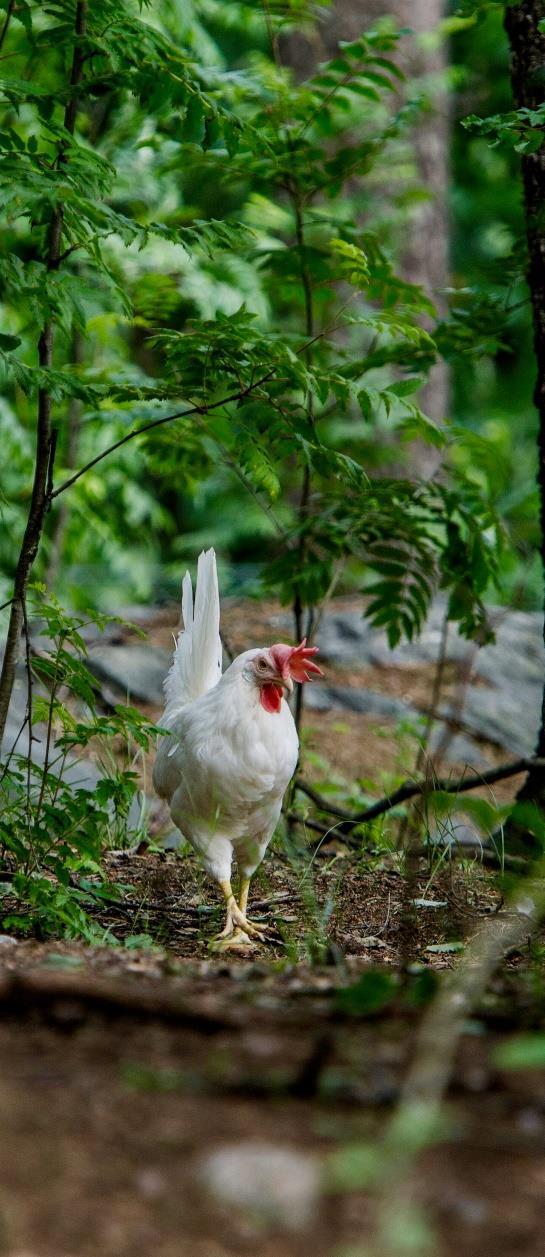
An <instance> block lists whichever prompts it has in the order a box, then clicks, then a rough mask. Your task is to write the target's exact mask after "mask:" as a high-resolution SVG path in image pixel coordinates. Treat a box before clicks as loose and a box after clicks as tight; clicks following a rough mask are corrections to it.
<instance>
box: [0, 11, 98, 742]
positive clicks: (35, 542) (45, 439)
mask: <svg viewBox="0 0 545 1257" xmlns="http://www.w3.org/2000/svg"><path fill="white" fill-rule="evenodd" d="M86 16H87V3H86V0H79V3H78V4H77V7H76V18H75V32H76V36H77V39H76V43H75V45H74V53H73V57H72V70H71V75H70V84H71V86H72V87H76V86H77V84H78V83H79V82H80V81H81V76H82V72H83V47H82V42H81V40H82V37H83V36H84V35H85V24H86ZM76 111H77V96H76V95H75V94H74V95H73V96H71V97H70V100H69V101H68V104H67V106H66V109H65V111H64V126H65V128H66V130H67V131H69V132H70V134H71V135H73V134H74V126H75V122H76ZM62 160H63V149H62V146H61V148H60V149H59V155H58V161H59V162H61V161H62ZM62 219H63V211H62V205H60V206H58V208H57V209H55V211H54V212H53V215H52V218H51V223H50V227H49V236H48V244H47V259H46V264H47V269H48V270H49V271H55V270H57V269H58V266H59V263H60V260H61V237H62ZM54 338H55V323H54V319H49V320H48V322H47V323H46V325H45V327H44V329H43V332H42V334H41V336H40V339H39V341H38V361H39V364H40V366H41V367H44V368H47V367H51V366H52V364H53V343H54ZM55 440H56V433H55V432H54V431H53V428H52V424H51V394H50V393H48V392H47V390H46V389H43V388H42V389H40V391H39V393H38V421H37V434H36V458H35V463H34V481H33V485H32V496H31V500H30V509H29V513H28V519H27V524H26V528H25V532H24V536H23V540H22V543H21V549H20V552H19V559H18V562H17V567H16V570H15V579H14V582H13V601H12V604H11V611H10V618H9V625H8V632H7V638H6V647H5V650H4V658H3V660H2V671H1V673H0V751H1V749H2V742H3V739H4V732H5V728H6V721H7V717H8V710H9V705H10V701H11V695H12V692H13V685H14V681H15V670H16V667H17V660H18V657H19V646H20V642H21V635H22V631H23V624H24V619H25V601H26V594H27V589H28V582H29V579H30V573H31V571H32V567H33V565H34V560H35V558H36V555H37V553H38V547H39V545H40V540H41V537H42V533H43V528H44V522H45V517H46V514H47V508H48V505H49V501H50V493H51V481H52V475H53V463H54V459H55Z"/></svg>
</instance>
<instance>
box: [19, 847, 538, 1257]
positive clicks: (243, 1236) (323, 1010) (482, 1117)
mask: <svg viewBox="0 0 545 1257" xmlns="http://www.w3.org/2000/svg"><path fill="white" fill-rule="evenodd" d="M317 863H318V862H317ZM330 865H331V861H329V860H327V859H326V858H322V859H321V860H320V861H319V867H318V868H317V869H316V870H315V872H314V880H313V888H312V892H313V893H312V901H311V903H310V905H309V901H308V899H307V897H306V896H305V893H304V889H303V887H302V886H301V876H302V875H301V871H300V868H299V867H298V866H295V867H293V866H291V865H290V866H286V864H285V863H284V862H283V861H282V860H281V859H280V858H279V857H278V856H271V858H270V859H269V861H268V863H267V865H266V867H265V870H264V871H263V872H262V874H261V876H260V877H259V878H258V879H256V887H255V891H254V897H253V911H254V916H256V917H261V918H262V919H263V921H264V922H265V923H266V924H267V928H268V930H269V934H270V937H271V938H274V937H275V930H276V942H274V943H271V944H269V945H268V946H267V947H261V948H259V949H258V950H257V951H256V952H255V953H253V954H249V955H248V957H247V958H246V959H238V958H237V959H235V960H233V959H230V958H229V957H227V956H224V957H214V956H211V954H210V953H209V952H208V950H207V942H208V940H209V938H210V936H211V934H212V933H213V931H214V930H215V929H216V928H217V926H218V925H219V923H220V913H219V911H218V909H216V908H215V906H214V902H213V896H211V895H210V893H209V892H208V893H206V894H205V896H204V902H203V898H202V895H203V886H202V879H201V875H200V873H199V871H198V869H197V866H196V865H195V863H194V861H193V859H192V858H189V859H188V858H180V857H179V856H178V855H176V854H173V853H168V854H166V853H165V854H162V855H160V854H157V853H155V854H153V853H144V854H142V855H140V856H138V855H131V854H128V853H118V854H113V855H112V856H111V857H110V875H111V877H112V878H113V879H114V878H115V879H119V880H120V881H122V883H123V885H124V886H125V887H127V888H128V887H130V888H131V889H130V890H129V889H127V890H126V897H125V900H124V901H123V907H119V908H118V906H117V905H109V906H106V907H105V908H104V910H103V912H102V913H101V916H100V924H101V925H102V926H103V927H104V928H105V929H110V930H111V931H112V932H114V931H115V935H116V938H117V944H118V945H117V946H115V947H112V946H110V947H102V948H100V947H99V948H97V947H91V946H87V945H85V944H82V943H79V944H78V943H63V942H60V941H54V940H50V941H48V942H40V941H38V940H36V939H26V940H23V939H20V940H17V939H14V938H12V937H7V936H4V937H3V938H0V1009H1V1010H2V1018H1V1020H0V1104H1V1108H2V1114H3V1121H2V1140H1V1141H0V1219H1V1225H0V1254H1V1255H2V1257H149V1254H151V1253H153V1254H154V1257H240V1255H241V1254H248V1257H250V1255H251V1257H311V1255H312V1257H337V1255H338V1254H344V1253H350V1254H359V1252H360V1251H361V1252H362V1253H363V1248H362V1249H361V1250H360V1249H359V1248H358V1245H362V1244H363V1243H364V1241H365V1240H366V1238H368V1234H369V1227H370V1224H371V1219H372V1217H373V1212H372V1210H373V1197H372V1195H370V1194H369V1192H368V1191H367V1192H366V1191H362V1190H358V1191H355V1190H348V1185H347V1184H345V1183H343V1182H342V1181H341V1182H340V1183H339V1181H338V1172H337V1170H336V1168H335V1167H336V1164H337V1161H336V1159H337V1157H338V1156H339V1155H342V1156H345V1155H346V1150H347V1147H348V1148H349V1147H350V1146H351V1145H353V1144H357V1145H363V1146H364V1147H365V1148H367V1149H369V1148H371V1149H373V1148H375V1147H377V1146H378V1144H379V1141H380V1138H381V1133H382V1132H383V1130H384V1127H385V1123H386V1122H387V1121H388V1117H389V1114H390V1112H391V1110H392V1105H393V1104H394V1103H395V1100H396V1098H397V1096H398V1093H399V1087H400V1082H401V1080H402V1078H403V1075H404V1072H405V1070H406V1068H407V1065H408V1063H409V1061H410V1059H411V1055H412V1050H413V1045H414V1038H415V1033H416V1030H417V1026H418V1022H419V1019H420V1017H421V1015H422V1009H421V1008H419V1007H418V1006H417V1005H416V1004H415V1002H414V998H413V996H412V995H411V991H412V990H413V986H412V984H413V983H414V982H416V981H417V979H418V978H419V975H420V976H421V974H422V972H431V973H432V974H433V973H437V975H438V980H439V981H441V980H443V979H444V976H445V975H444V974H442V972H441V971H443V970H445V969H449V968H451V967H452V966H453V965H454V964H455V963H456V959H457V953H456V952H452V951H450V950H446V951H444V952H443V951H441V950H438V951H437V950H432V951H428V950H427V949H428V948H430V947H431V948H433V949H434V948H437V947H438V948H439V949H440V948H441V946H442V945H443V943H444V942H445V941H446V942H447V943H453V942H457V943H459V944H460V943H462V942H463V940H464V939H465V938H467V937H470V936H471V934H472V932H473V931H474V930H475V929H476V928H477V926H478V925H479V923H480V921H481V920H482V918H483V916H486V915H488V914H490V913H494V912H495V911H496V910H497V909H498V907H499V904H500V902H501V896H500V890H499V887H498V885H497V884H496V878H495V875H492V874H490V873H488V872H487V871H485V870H483V869H482V868H477V867H472V868H460V867H459V866H453V867H452V868H451V869H450V868H449V869H447V870H445V871H442V872H439V873H438V874H436V877H435V880H434V884H433V889H432V890H428V891H427V898H426V899H425V902H427V903H429V904H430V905H431V904H433V903H436V904H439V905H443V906H439V907H437V906H436V907H433V906H429V907H427V908H418V909H416V910H415V922H414V934H413V949H412V954H411V956H408V957H406V962H407V963H408V970H409V976H408V978H407V979H406V980H405V981H406V982H407V981H408V983H409V986H408V993H407V994H405V993H404V990H403V985H404V984H403V981H402V980H401V978H400V979H399V982H400V987H399V991H396V992H395V993H394V995H393V996H392V999H391V1001H390V1002H389V1003H387V1005H386V1007H384V1008H382V1009H377V1011H376V1012H372V1011H368V1012H367V1013H363V1014H360V1015H358V1014H357V1012H350V1011H349V1009H347V1006H346V997H345V996H344V995H343V992H345V991H346V990H347V989H351V988H352V986H353V985H354V983H356V982H357V981H358V978H359V977H360V976H361V974H362V973H368V972H369V971H370V970H371V969H374V970H375V971H376V968H377V967H378V968H380V971H381V972H384V971H390V972H394V973H399V971H400V970H399V962H400V959H401V957H400V947H401V945H402V933H403V931H402V928H401V926H402V921H403V912H404V900H403V880H402V878H401V877H400V875H399V873H398V872H397V871H396V870H395V869H393V868H384V869H380V868H374V869H372V870H369V869H368V870H366V869H362V868H361V867H360V864H359V862H358V860H357V859H356V858H355V857H354V856H348V857H345V858H344V859H342V860H341V859H337V860H336V861H335V862H334V864H333V867H332V868H331V867H330ZM420 872H421V876H420V879H419V884H418V887H417V892H418V896H422V898H424V892H425V891H426V885H427V882H428V881H429V874H428V869H427V867H426V866H425V862H424V861H423V862H422V867H421V871H420ZM337 877H340V878H341V879H342V881H341V884H340V886H339V887H337V888H336V893H335V895H334V896H331V891H330V887H331V882H332V878H337ZM331 898H333V902H334V906H333V908H332V910H331V914H330V916H329V918H328V919H327V922H326V925H325V927H324V930H323V933H324V935H325V936H326V937H327V944H326V946H325V948H324V951H323V953H322V955H321V957H320V956H318V957H316V954H315V943H313V944H312V945H311V944H310V942H309V939H315V937H316V917H317V914H318V916H319V914H320V911H323V910H324V908H325V906H326V905H327V904H328V900H330V899H331ZM218 907H219V906H218ZM97 923H98V921H97ZM282 929H284V930H285V937H284V941H282V939H281V931H282ZM142 933H144V934H147V935H149V936H151V937H152V938H153V939H154V940H155V943H154V945H153V946H148V947H146V948H145V949H140V948H138V946H136V944H137V943H138V941H139V939H141V937H142ZM297 940H299V942H297ZM313 947H314V955H313ZM540 947H541V945H540V944H539V942H538V943H537V944H535V946H534V949H533V954H532V956H531V957H529V956H528V955H518V956H517V955H515V956H512V957H510V959H509V962H508V964H507V965H506V967H505V968H504V971H503V972H502V973H500V974H498V975H497V976H496V978H495V980H494V983H493V985H492V988H491V989H490V991H489V993H488V995H487V999H486V1001H485V1002H484V1004H483V1007H482V1008H481V1009H478V1010H476V1012H475V1017H474V1019H472V1022H471V1023H470V1025H469V1026H468V1033H467V1034H466V1036H465V1037H464V1039H463V1040H462V1043H461V1046H460V1051H459V1053H458V1059H457V1063H456V1069H455V1072H454V1076H453V1079H452V1085H451V1091H450V1099H449V1107H448V1113H447V1117H446V1125H445V1128H444V1135H443V1137H442V1138H441V1142H440V1144H439V1146H435V1147H433V1149H430V1150H429V1151H428V1152H427V1153H425V1154H423V1155H422V1156H421V1157H420V1159H419V1162H418V1165H417V1171H416V1174H415V1178H414V1185H413V1190H414V1201H415V1202H417V1203H419V1204H420V1205H421V1206H422V1207H423V1208H425V1210H426V1215H427V1218H428V1224H429V1226H430V1227H431V1233H432V1236H433V1240H432V1248H431V1250H430V1249H426V1250H425V1251H431V1252H432V1253H434V1254H444V1255H445V1257H451V1254H452V1257H454V1254H456V1255H457V1257H458V1255H459V1254H460V1253H461V1252H463V1253H464V1254H467V1255H468V1257H473V1255H474V1257H481V1253H482V1251H483V1250H485V1251H488V1252H493V1253H494V1254H497V1257H513V1254H515V1253H516V1254H517V1257H518V1255H519V1254H520V1255H521V1257H538V1255H539V1257H541V1254H542V1252H543V1241H542V1202H543V1191H544V1188H545V1076H544V1074H543V1072H542V1071H536V1070H533V1071H530V1073H529V1072H527V1071H515V1072H513V1071H506V1070H501V1069H499V1068H498V1067H497V1065H496V1064H495V1063H494V1053H495V1050H496V1048H497V1045H498V1043H501V1042H502V1041H503V1040H504V1039H505V1038H510V1036H511V1035H512V1032H513V1029H514V1028H515V1027H518V1028H521V1027H522V1028H523V1029H534V1028H537V1027H541V1026H542V1025H543V1019H544V1013H543V1007H544V1006H543V993H544V986H543V978H542V960H541V950H540ZM515 974H516V980H515ZM339 990H340V992H341V993H340V994H339ZM225 1156H226V1157H227V1160H228V1163H229V1165H230V1166H231V1167H233V1166H234V1170H233V1173H234V1180H235V1181H234V1184H233V1181H232V1178H233V1175H231V1176H230V1175H229V1173H228V1172H227V1171H226V1169H225ZM263 1161H265V1163H266V1164H267V1166H268V1167H269V1166H271V1165H272V1166H273V1172H271V1171H270V1170H269V1169H267V1171H266V1172H265V1174H263V1170H262V1168H260V1167H261V1165H262V1162H263ZM417 1251H418V1252H419V1257H420V1251H422V1252H424V1250H417ZM385 1257H389V1254H386V1255H385Z"/></svg>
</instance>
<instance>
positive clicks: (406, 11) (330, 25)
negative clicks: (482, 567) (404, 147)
mask: <svg viewBox="0 0 545 1257" xmlns="http://www.w3.org/2000/svg"><path fill="white" fill-rule="evenodd" d="M444 11H445V2H444V0H337V2H336V3H335V4H333V6H332V8H331V10H330V11H329V12H328V14H327V16H326V17H325V20H324V23H323V25H322V26H321V27H320V31H319V34H316V35H314V36H313V37H311V38H306V37H305V36H303V35H301V34H300V33H299V34H294V35H290V37H289V41H288V42H287V48H288V55H287V56H286V60H287V61H289V63H290V64H291V65H293V66H294V68H295V70H296V72H297V75H298V77H301V78H303V77H306V76H307V75H309V74H312V73H313V71H314V70H315V68H316V63H317V62H318V61H320V60H323V59H324V57H331V56H334V54H335V51H336V48H337V44H338V41H339V40H340V39H347V40H352V39H357V38H358V36H359V35H361V34H363V33H364V32H365V31H366V30H368V29H369V27H370V26H372V25H373V24H374V23H376V22H377V20H378V19H380V18H383V17H385V16H386V15H393V17H394V18H397V20H398V22H399V25H400V26H402V27H408V28H410V30H411V31H414V35H408V36H406V37H405V38H403V39H402V40H401V42H400V46H399V53H398V55H397V59H398V61H399V64H400V66H401V68H402V69H403V71H404V73H405V74H406V75H407V78H408V79H409V80H413V81H414V80H417V81H420V82H421V84H422V92H423V95H424V96H425V97H426V98H427V99H428V101H429V108H426V109H424V110H423V112H422V114H421V115H420V117H419V119H418V121H417V123H416V125H415V127H414V128H413V130H412V132H411V140H412V143H413V147H414V155H415V161H416V168H417V175H418V179H419V182H420V183H421V184H422V187H423V188H424V189H425V190H426V192H427V194H428V195H427V198H426V200H422V201H421V202H419V203H418V204H416V205H415V206H414V207H413V210H412V218H411V220H410V222H409V226H408V230H407V232H406V244H405V248H404V252H403V257H402V259H401V272H402V274H403V276H404V278H405V279H408V280H410V282H411V283H414V284H420V285H421V286H422V288H423V289H424V291H425V292H426V293H427V294H428V295H429V296H431V298H432V300H433V301H434V302H435V304H436V306H437V309H438V311H439V313H440V314H441V315H442V314H444V313H446V307H445V300H444V296H443V293H444V290H445V288H447V286H448V284H449V282H450V281H449V221H448V210H447V200H448V198H447V191H448V178H449V171H448V152H449V125H450V124H449V110H448V102H447V89H446V86H444V85H443V86H442V83H443V84H444V83H445V72H446V69H447V57H446V50H445V41H444V40H442V39H437V40H436V41H434V42H430V41H426V42H425V43H424V42H423V41H422V38H421V37H422V35H423V34H425V33H426V32H430V31H434V30H437V27H438V26H439V23H440V22H441V19H442V18H443V16H444ZM420 403H421V405H422V409H423V410H424V411H425V412H426V414H428V415H429V416H430V419H433V420H434V421H435V422H436V423H441V422H443V421H444V419H445V417H446V415H447V414H448V408H449V373H448V368H447V365H446V363H445V362H438V363H436V364H435V366H434V367H433V368H432V370H431V372H430V375H429V378H428V380H427V381H426V383H425V385H424V386H423V388H422V390H421V392H420ZM436 461H437V456H436V454H435V453H434V452H433V451H431V450H429V448H428V447H426V446H422V447H419V451H418V466H415V472H417V473H418V474H420V475H426V474H427V473H428V472H429V471H432V470H434V469H435V464H436ZM427 464H429V466H428V465H427Z"/></svg>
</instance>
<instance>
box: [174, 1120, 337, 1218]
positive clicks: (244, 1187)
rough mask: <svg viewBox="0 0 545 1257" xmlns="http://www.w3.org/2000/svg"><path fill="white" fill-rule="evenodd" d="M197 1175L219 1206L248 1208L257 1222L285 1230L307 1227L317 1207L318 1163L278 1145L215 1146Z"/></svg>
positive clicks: (238, 1144) (303, 1154)
mask: <svg viewBox="0 0 545 1257" xmlns="http://www.w3.org/2000/svg"><path fill="white" fill-rule="evenodd" d="M198 1173H199V1178H200V1180H201V1182H202V1183H203V1185H204V1187H205V1188H206V1190H207V1191H208V1192H209V1194H210V1195H211V1196H215V1198H216V1200H218V1201H221V1203H222V1204H225V1205H228V1206H238V1207H239V1208H240V1209H243V1210H249V1211H250V1212H251V1213H252V1214H253V1215H254V1216H255V1217H257V1218H258V1219H259V1220H260V1221H262V1222H267V1223H269V1224H273V1225H276V1226H281V1227H285V1228H286V1229H288V1230H293V1231H298V1230H302V1229H303V1228H304V1227H305V1226H307V1225H308V1224H309V1223H310V1221H311V1220H312V1217H313V1213H314V1210H315V1208H316V1206H317V1204H318V1199H319V1186H320V1172H319V1167H318V1163H317V1161H316V1159H315V1158H314V1157H312V1156H309V1155H308V1154H307V1153H305V1152H300V1151H296V1150H295V1149H293V1148H287V1147H285V1146H281V1145H279V1144H272V1143H258V1142H254V1141H252V1142H248V1143H244V1144H240V1143H236V1144H230V1145H227V1146H224V1147H221V1148H217V1149H216V1150H215V1151H214V1152H212V1153H210V1154H209V1155H208V1156H207V1157H206V1158H205V1159H204V1160H203V1161H202V1162H201V1164H200V1167H199V1171H198Z"/></svg>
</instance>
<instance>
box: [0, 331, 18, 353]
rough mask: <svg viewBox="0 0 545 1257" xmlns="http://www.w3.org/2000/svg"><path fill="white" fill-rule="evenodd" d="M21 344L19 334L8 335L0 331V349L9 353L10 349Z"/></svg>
mask: <svg viewBox="0 0 545 1257" xmlns="http://www.w3.org/2000/svg"><path fill="white" fill-rule="evenodd" d="M20 344H21V337H20V336H8V335H6V333H5V332H0V349H3V350H5V352H6V353H9V351H10V350H11V349H17V348H18V347H19V345H20Z"/></svg>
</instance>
